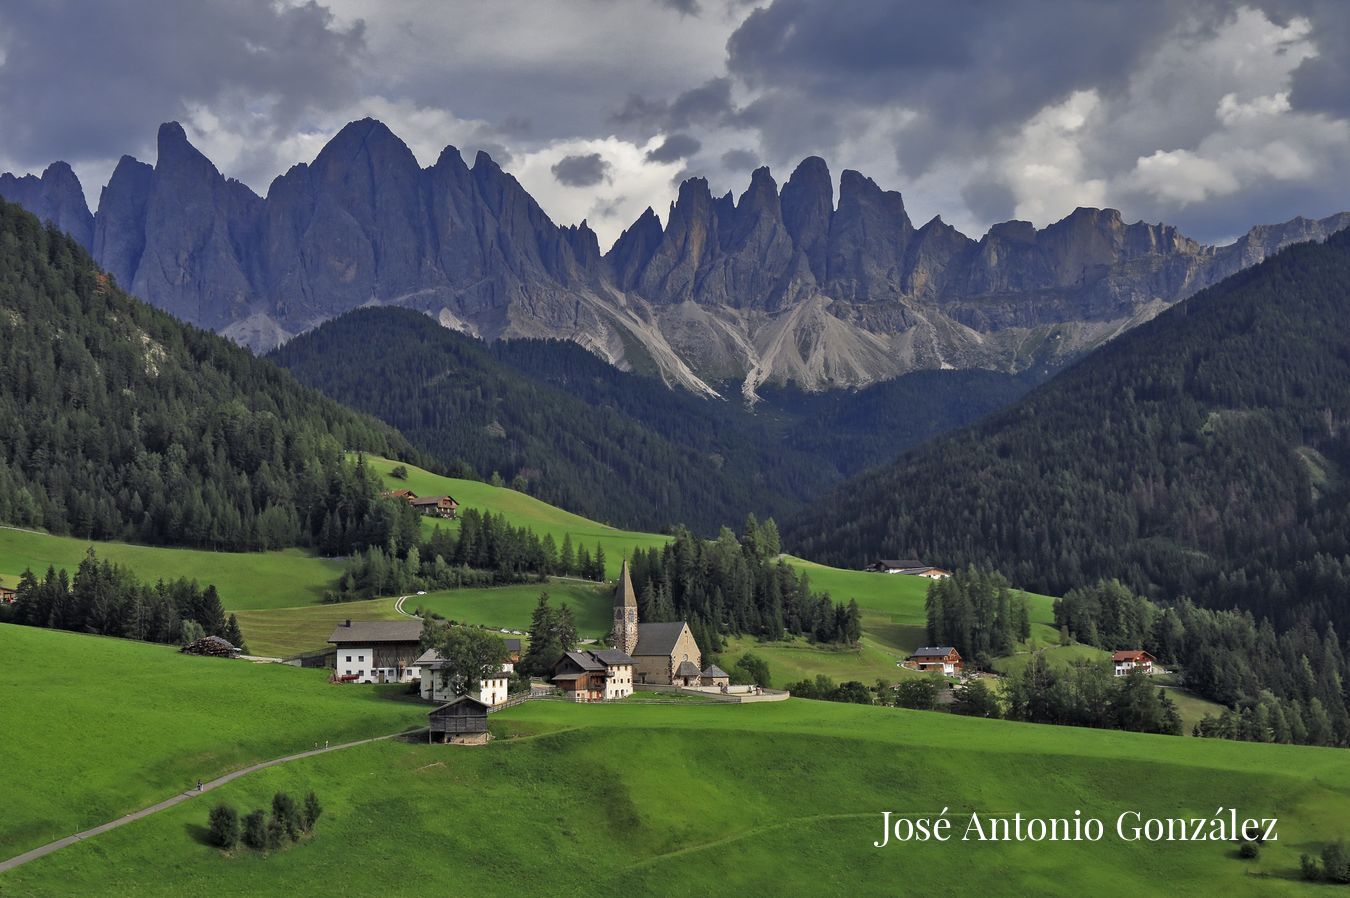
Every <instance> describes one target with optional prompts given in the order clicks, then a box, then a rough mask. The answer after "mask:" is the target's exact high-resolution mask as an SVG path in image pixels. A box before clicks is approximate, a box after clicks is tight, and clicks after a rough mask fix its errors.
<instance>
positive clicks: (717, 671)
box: [703, 664, 731, 677]
mask: <svg viewBox="0 0 1350 898" xmlns="http://www.w3.org/2000/svg"><path fill="white" fill-rule="evenodd" d="M703 676H705V677H729V676H731V674H729V673H727V672H726V671H725V670H723V669H722V668H720V667H718V666H717V665H716V664H713V665H710V666H709V667H708V669H707V670H705V671H704V672H703Z"/></svg>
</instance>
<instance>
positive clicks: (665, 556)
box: [631, 515, 862, 653]
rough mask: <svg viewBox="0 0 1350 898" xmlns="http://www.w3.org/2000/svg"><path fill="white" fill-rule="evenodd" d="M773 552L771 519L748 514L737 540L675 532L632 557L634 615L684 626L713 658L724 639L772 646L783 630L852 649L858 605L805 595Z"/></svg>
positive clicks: (801, 579)
mask: <svg viewBox="0 0 1350 898" xmlns="http://www.w3.org/2000/svg"><path fill="white" fill-rule="evenodd" d="M780 552H781V547H780V545H779V536H778V526H777V525H776V524H775V523H774V521H773V519H769V520H767V521H765V522H764V523H763V524H761V523H759V521H757V520H756V519H755V517H754V515H751V516H750V517H749V518H747V519H746V522H745V526H744V528H743V529H742V531H741V535H740V536H739V537H737V536H736V534H735V533H733V532H732V531H731V529H730V528H728V527H723V528H722V532H721V533H720V534H719V535H718V536H717V538H716V539H713V540H705V539H701V538H699V537H697V536H695V535H694V534H692V533H690V532H689V531H688V530H686V529H685V528H683V527H681V528H678V529H677V530H676V532H675V538H674V539H673V540H671V541H670V542H669V543H667V544H666V545H665V547H664V548H661V549H656V548H651V549H648V550H647V551H646V552H637V553H635V554H634V555H633V558H632V560H631V563H632V571H631V575H632V578H633V588H634V589H635V590H637V594H638V617H639V619H640V620H644V621H673V620H683V621H688V622H689V629H690V630H692V631H693V634H694V639H695V641H696V642H698V644H699V645H700V646H701V647H702V648H703V650H704V651H707V652H714V653H715V652H718V651H721V638H722V637H723V636H725V635H729V634H736V635H741V634H750V635H753V636H757V637H761V638H763V639H767V640H778V639H782V638H783V634H784V633H785V632H786V633H789V634H793V635H797V636H808V637H810V638H812V639H814V640H816V641H818V642H825V643H844V644H849V645H852V644H854V643H856V642H857V641H858V638H859V636H860V635H861V632H862V617H861V612H860V611H859V609H858V604H857V602H855V601H853V600H850V601H849V602H848V604H844V603H842V602H836V601H834V600H833V599H831V597H830V595H829V593H814V592H812V591H811V581H810V578H808V577H807V575H806V574H805V572H798V571H795V570H793V569H792V567H791V566H790V565H788V563H787V562H786V561H784V560H783V559H782V558H781V557H780Z"/></svg>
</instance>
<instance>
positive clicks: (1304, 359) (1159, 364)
mask: <svg viewBox="0 0 1350 898" xmlns="http://www.w3.org/2000/svg"><path fill="white" fill-rule="evenodd" d="M1347 473H1350V232H1341V233H1340V234H1337V235H1334V236H1333V237H1332V238H1330V239H1329V240H1328V241H1327V242H1326V243H1325V244H1303V245H1299V246H1296V247H1293V248H1290V249H1288V250H1285V251H1284V252H1282V253H1280V254H1279V255H1278V256H1276V257H1275V258H1273V259H1271V260H1268V261H1266V262H1265V263H1263V264H1262V265H1260V266H1257V267H1256V268H1254V269H1250V270H1248V271H1246V272H1243V273H1240V274H1238V275H1235V276H1234V277H1232V278H1229V279H1228V280H1227V281H1224V282H1223V283H1221V284H1219V285H1217V286H1215V287H1213V288H1211V289H1209V290H1206V291H1204V292H1203V293H1201V294H1198V295H1197V296H1195V297H1194V298H1192V299H1190V300H1188V301H1186V302H1185V303H1183V304H1181V305H1180V306H1178V307H1177V308H1175V309H1173V310H1171V311H1169V312H1167V313H1164V314H1163V315H1161V316H1159V317H1158V318H1157V319H1156V320H1155V321H1153V322H1151V323H1149V324H1146V325H1143V326H1141V327H1139V328H1137V329H1136V330H1134V331H1131V332H1130V333H1128V334H1126V335H1124V336H1123V337H1121V338H1119V339H1118V340H1116V341H1114V342H1113V343H1111V344H1109V345H1108V346H1106V347H1105V348H1103V349H1102V350H1099V351H1098V352H1097V353H1095V354H1093V355H1091V356H1089V357H1088V358H1086V359H1084V360H1083V361H1082V362H1080V363H1078V364H1077V365H1076V366H1074V367H1073V368H1072V369H1070V370H1068V371H1066V372H1064V373H1063V374H1061V375H1060V376H1059V377H1057V378H1056V379H1055V380H1053V381H1051V382H1050V383H1049V384H1046V385H1045V386H1043V387H1041V388H1040V389H1038V390H1036V391H1035V392H1033V393H1032V394H1031V395H1029V396H1027V397H1026V398H1024V399H1023V400H1022V401H1021V402H1019V403H1018V404H1016V405H1014V406H1013V407H1011V408H1009V409H1007V410H1005V411H1003V412H1000V413H998V414H996V415H993V416H991V417H989V418H987V419H986V420H985V421H983V422H982V423H980V424H978V425H977V426H975V427H972V428H970V429H967V430H963V431H960V432H957V433H953V434H950V435H948V436H946V437H944V438H942V439H940V440H938V441H936V442H934V443H932V444H929V445H927V446H925V447H923V448H921V449H917V450H914V451H912V452H910V453H908V454H907V455H905V456H904V457H903V458H902V459H901V460H900V461H899V462H897V463H895V464H893V465H891V466H888V467H886V468H885V469H882V470H879V471H877V472H875V473H872V474H869V475H866V476H864V477H862V478H859V479H858V480H856V481H853V482H851V483H849V484H847V485H845V486H843V487H840V488H839V489H838V490H837V491H836V492H835V493H834V494H833V495H832V496H831V497H830V498H829V499H828V500H826V501H822V502H820V503H818V504H817V506H816V508H815V509H814V511H813V513H812V514H811V515H809V516H805V515H803V516H800V517H798V518H797V520H796V521H795V522H792V523H790V525H789V526H788V527H787V528H785V531H786V543H787V544H788V546H789V547H790V548H791V549H792V550H794V551H797V552H799V553H802V554H805V555H807V556H808V557H812V558H817V559H820V560H822V561H829V562H834V563H841V564H858V563H860V562H862V561H863V560H865V559H867V558H869V557H874V556H876V555H885V556H890V557H898V556H896V554H895V553H902V554H904V555H908V554H909V553H914V554H917V555H921V556H923V557H924V559H925V560H927V561H929V562H931V563H936V564H944V565H947V566H956V565H965V564H972V563H973V564H975V565H978V566H982V567H989V568H993V569H997V570H1000V571H1002V572H1003V573H1005V574H1007V575H1008V577H1009V578H1010V579H1012V580H1013V582H1016V583H1018V584H1022V585H1025V586H1027V587H1028V588H1031V589H1036V590H1040V591H1044V592H1050V593H1056V594H1059V593H1063V592H1064V591H1067V590H1069V589H1071V588H1073V587H1075V586H1078V585H1082V584H1084V583H1090V582H1092V581H1094V580H1096V579H1099V578H1105V577H1119V578H1120V579H1122V580H1123V581H1125V582H1126V584H1127V585H1128V586H1130V587H1131V588H1132V589H1134V590H1136V591H1139V592H1142V593H1145V594H1147V595H1149V596H1151V597H1155V598H1165V599H1171V598H1175V597H1178V596H1182V595H1189V596H1191V597H1192V598H1194V599H1195V600H1196V601H1198V602H1200V603H1201V604H1204V605H1209V606H1211V607H1219V608H1227V607H1234V606H1237V607H1240V608H1245V609H1249V610H1251V611H1253V612H1254V613H1256V614H1257V616H1258V617H1259V616H1262V615H1269V616H1271V617H1272V618H1273V619H1274V620H1275V622H1276V624H1277V626H1279V627H1280V628H1281V629H1284V628H1286V627H1288V626H1290V625H1291V624H1292V623H1293V622H1295V621H1296V620H1298V619H1307V620H1308V621H1309V622H1311V623H1312V624H1313V625H1314V626H1316V627H1318V628H1319V629H1321V625H1322V624H1324V623H1325V622H1328V621H1331V622H1335V623H1336V625H1337V626H1338V627H1339V628H1340V630H1341V632H1342V633H1344V632H1346V631H1347V629H1350V478H1347Z"/></svg>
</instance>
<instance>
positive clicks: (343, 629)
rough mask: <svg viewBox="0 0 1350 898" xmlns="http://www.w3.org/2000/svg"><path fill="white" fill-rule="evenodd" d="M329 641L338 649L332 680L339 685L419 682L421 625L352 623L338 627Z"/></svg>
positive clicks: (413, 620)
mask: <svg viewBox="0 0 1350 898" xmlns="http://www.w3.org/2000/svg"><path fill="white" fill-rule="evenodd" d="M328 641H329V642H331V643H332V644H333V645H335V646H337V656H336V658H335V659H334V662H333V679H334V680H336V681H338V682H340V683H411V682H412V681H413V680H416V679H417V678H418V676H419V675H420V674H419V671H418V669H417V664H416V661H417V656H418V655H420V654H421V652H422V648H421V645H420V643H421V641H422V622H421V621H420V620H418V619H416V618H410V619H408V620H380V621H369V620H359V621H353V620H352V619H351V618H348V619H347V620H346V621H345V622H344V623H341V624H338V625H337V627H336V629H334V630H333V635H332V636H329V637H328Z"/></svg>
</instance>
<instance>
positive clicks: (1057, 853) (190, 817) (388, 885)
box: [0, 700, 1350, 898]
mask: <svg viewBox="0 0 1350 898" xmlns="http://www.w3.org/2000/svg"><path fill="white" fill-rule="evenodd" d="M493 727H494V729H495V730H496V731H497V732H498V735H499V736H502V737H510V736H515V737H518V738H514V739H513V738H501V739H499V740H498V741H496V742H494V743H493V744H492V745H490V746H488V747H487V748H484V749H463V748H455V747H444V746H426V745H420V744H401V743H393V742H387V743H378V744H375V745H371V746H365V747H362V748H358V749H352V750H350V751H345V752H340V753H334V754H330V755H326V756H322V757H318V758H313V759H307V760H305V761H302V762H298V763H295V764H292V765H287V766H285V767H282V768H276V769H273V770H269V771H265V772H263V773H260V774H257V775H253V776H250V777H247V778H245V779H243V780H240V781H238V782H236V783H232V784H230V785H229V786H227V787H226V788H224V789H222V790H219V791H218V792H216V793H213V794H212V796H211V797H210V799H209V802H210V803H214V802H215V801H217V800H220V799H227V800H229V801H231V802H233V803H235V804H236V805H237V806H239V807H240V808H252V807H260V806H264V805H266V804H267V803H268V801H269V800H270V797H271V795H272V794H273V792H275V791H276V790H278V789H286V790H290V791H292V792H299V793H303V792H304V791H307V790H309V789H314V790H315V791H316V792H317V793H318V794H319V795H320V796H321V797H322V799H323V802H324V804H325V807H326V812H325V816H324V817H323V818H322V819H321V820H320V822H319V826H318V831H317V834H316V836H315V837H314V838H313V840H312V841H310V842H308V843H305V844H302V845H298V846H294V847H291V848H288V849H286V850H284V851H282V852H280V853H276V854H273V855H272V856H270V857H268V858H265V859H264V858H261V857H258V856H257V855H254V854H252V853H244V854H241V855H240V856H236V857H233V858H226V857H222V856H221V855H220V854H219V852H218V851H216V850H215V849H213V848H210V847H208V846H206V845H204V844H202V843H201V842H200V841H199V839H200V835H201V832H202V829H201V828H202V827H203V825H204V821H205V817H206V811H207V808H208V806H209V804H208V801H191V802H187V803H186V804H184V805H181V806H179V807H176V808H173V809H171V810H169V811H167V812H165V813H163V814H160V815H157V816H155V817H152V818H150V819H147V820H143V821H139V822H137V823H134V824H131V825H129V826H127V827H124V828H122V829H119V830H116V831H113V832H110V833H107V834H105V835H102V836H99V837H97V838H96V839H94V840H91V841H89V842H85V843H81V844H77V845H74V846H72V847H70V848H67V849H63V850H62V851H59V852H57V853H55V854H53V855H50V856H48V857H46V858H43V859H41V860H39V861H36V862H34V863H32V864H30V865H28V866H26V867H22V868H19V869H18V870H15V871H13V872H11V873H8V874H4V875H0V890H3V891H13V892H18V893H22V894H26V895H34V896H42V895H62V896H64V895H68V894H91V895H99V894H128V893H135V894H138V895H151V896H153V895H173V896H175V898H177V896H184V895H205V894H211V895H254V894H262V893H267V894H279V893H300V894H304V893H311V892H313V891H314V887H315V883H330V882H332V880H333V876H334V871H338V870H340V871H342V872H341V875H342V878H343V886H344V888H345V889H346V890H348V891H354V892H378V893H380V894H390V895H412V894H422V893H424V892H425V891H426V889H427V884H428V883H454V885H455V888H456V890H457V891H459V892H462V893H464V894H481V895H513V896H514V895H520V896H532V895H547V896H556V895H559V894H569V893H579V892H585V893H587V894H625V895H661V896H683V895H689V896H694V895H708V894H743V895H765V894H791V895H803V894H810V895H819V896H829V895H848V896H853V895H859V894H878V893H883V892H885V893H890V892H891V891H894V890H897V889H901V888H902V885H903V884H906V883H925V884H930V883H946V884H948V887H949V889H950V890H951V891H952V892H953V893H954V894H972V895H980V894H982V895H1025V894H1029V893H1036V894H1044V895H1075V896H1077V895H1085V894H1100V893H1118V892H1127V893H1147V894H1151V893H1154V892H1156V891H1157V890H1158V889H1159V888H1160V884H1165V886H1166V891H1167V893H1168V894H1170V895H1178V896H1210V895H1215V894H1225V895H1234V896H1241V895H1262V896H1265V895H1310V894H1313V893H1315V892H1319V891H1321V890H1320V889H1318V888H1316V887H1309V886H1307V885H1305V884H1303V883H1301V882H1299V881H1298V880H1297V878H1296V877H1297V865H1298V854H1299V853H1300V852H1301V851H1308V850H1311V849H1313V848H1314V847H1315V845H1317V844H1320V843H1321V842H1325V841H1327V840H1331V839H1334V838H1336V837H1338V836H1340V835H1342V834H1344V833H1345V830H1346V829H1347V828H1348V827H1350V767H1347V766H1346V765H1345V764H1344V758H1343V756H1342V754H1341V753H1340V752H1337V751H1334V750H1327V749H1309V748H1297V747H1289V746H1274V745H1249V744H1235V743H1213V742H1207V741H1201V740H1190V739H1176V738H1168V737H1158V736H1141V735H1136V734H1129V733H1116V732H1102V731H1091V730H1073V729H1062V728H1057V727H1042V726H1032V725H1025V724H1011V723H1004V722H990V721H981V720H970V719H964V718H958V717H951V716H947V715H938V714H924V713H921V712H906V711H899V710H895V709H881V708H866V707H858V706H844V705H830V704H821V703H815V702H804V701H800V700H794V701H791V702H786V703H782V704H773V705H758V706H743V707H741V706H709V705H706V704H689V705H686V706H671V705H611V706H582V707H577V706H573V705H567V704H561V703H531V704H528V705H524V706H521V707H518V708H514V709H511V710H509V711H506V712H504V713H502V714H501V715H496V716H494V718H493ZM1220 805H1223V806H1225V807H1237V808H1240V809H1241V810H1242V812H1243V813H1244V814H1251V815H1253V816H1278V817H1279V819H1280V829H1279V833H1280V839H1279V841H1278V842H1274V843H1270V844H1268V845H1267V846H1266V847H1265V850H1264V851H1263V853H1262V855H1261V857H1260V859H1259V860H1255V861H1242V860H1238V859H1237V858H1236V852H1235V851H1234V849H1233V847H1232V846H1231V845H1229V844H1223V843H1217V844H1216V843H1208V842H1199V843H1123V842H1120V841H1117V840H1116V839H1115V838H1114V836H1112V835H1108V838H1106V839H1105V840H1103V841H1102V842H1100V843H1090V842H1080V843H1070V844H1065V843H1059V844H1056V843H1048V842H1046V843H1039V844H1032V843H1022V844H1018V843H979V842H960V841H953V842H948V843H944V844H936V843H928V844H918V843H910V844H904V845H896V844H894V843H892V844H891V845H890V846H888V847H886V848H884V849H877V848H874V847H873V841H874V840H876V839H878V838H879V837H880V834H881V826H880V822H881V812H882V811H883V810H890V811H895V812H901V813H933V812H937V811H939V810H940V809H942V808H944V807H946V808H949V809H950V812H951V813H953V814H955V815H958V817H957V830H958V831H960V830H961V829H962V828H963V827H964V824H965V823H966V822H967V820H968V815H969V814H970V812H971V811H980V812H985V813H989V812H992V813H1000V812H1013V811H1018V812H1021V813H1023V814H1024V815H1031V816H1041V817H1045V816H1058V817H1072V816H1073V812H1074V810H1075V809H1082V810H1083V811H1084V813H1085V814H1086V815H1089V816H1095V817H1100V818H1103V819H1104V820H1106V821H1107V823H1108V831H1109V832H1110V831H1112V826H1113V823H1114V820H1115V818H1116V816H1117V815H1118V814H1120V813H1122V812H1124V811H1130V810H1138V811H1140V812H1142V813H1143V814H1144V815H1145V816H1146V817H1147V816H1158V817H1163V816H1172V815H1185V816H1206V815H1212V814H1213V813H1214V809H1215V808H1216V807H1218V806H1220Z"/></svg>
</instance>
